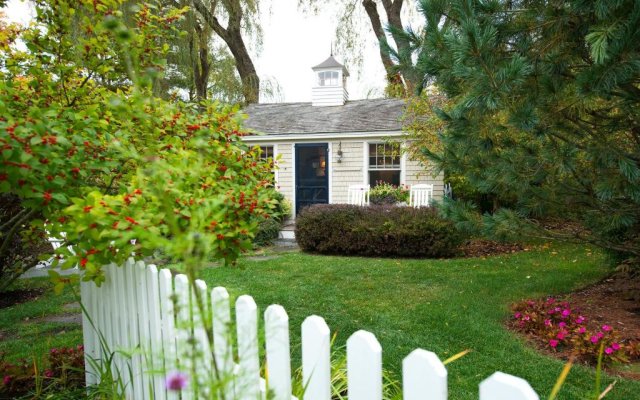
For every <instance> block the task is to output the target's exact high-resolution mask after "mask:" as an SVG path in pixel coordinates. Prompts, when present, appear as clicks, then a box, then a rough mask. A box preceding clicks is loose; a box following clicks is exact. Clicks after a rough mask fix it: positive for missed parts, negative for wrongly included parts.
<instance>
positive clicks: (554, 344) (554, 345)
mask: <svg viewBox="0 0 640 400" xmlns="http://www.w3.org/2000/svg"><path fill="white" fill-rule="evenodd" d="M558 343H559V342H558V341H557V340H555V339H551V340H549V346H551V347H553V348H554V349H555V348H556V347H558Z"/></svg>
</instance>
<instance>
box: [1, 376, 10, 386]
mask: <svg viewBox="0 0 640 400" xmlns="http://www.w3.org/2000/svg"><path fill="white" fill-rule="evenodd" d="M10 383H11V377H10V376H9V375H5V377H4V378H2V384H3V385H5V386H7V385H8V384H10Z"/></svg>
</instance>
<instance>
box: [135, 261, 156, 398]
mask: <svg viewBox="0 0 640 400" xmlns="http://www.w3.org/2000/svg"><path fill="white" fill-rule="evenodd" d="M133 273H134V274H135V276H136V297H137V301H138V313H137V314H138V315H137V316H136V318H138V329H139V331H138V333H139V336H138V343H135V342H134V345H135V344H137V345H138V346H139V347H140V352H139V353H138V354H137V355H135V356H134V357H135V358H136V359H137V364H138V368H139V370H138V371H139V373H140V378H139V379H137V382H138V383H139V384H141V385H142V393H143V396H144V397H145V398H151V397H152V396H151V393H152V390H153V389H152V387H153V386H152V385H153V383H152V381H151V377H150V376H149V374H148V373H147V369H146V368H145V366H146V362H145V356H147V357H150V356H151V354H150V351H151V345H150V343H149V339H150V336H151V335H150V331H149V303H148V297H147V288H148V285H147V279H146V265H145V263H144V262H142V261H138V262H137V263H135V269H134V271H133Z"/></svg>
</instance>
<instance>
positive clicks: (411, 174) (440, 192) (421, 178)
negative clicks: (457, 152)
mask: <svg viewBox="0 0 640 400" xmlns="http://www.w3.org/2000/svg"><path fill="white" fill-rule="evenodd" d="M404 165H405V169H404V183H405V185H409V186H411V185H417V184H421V183H430V184H432V185H433V197H434V199H437V200H441V199H442V197H443V196H444V173H442V172H440V173H439V174H438V175H437V176H435V177H434V176H432V175H431V168H429V167H426V168H425V167H424V166H422V165H421V164H420V163H419V162H418V161H415V160H410V159H409V158H408V157H407V159H406V160H405V164H404Z"/></svg>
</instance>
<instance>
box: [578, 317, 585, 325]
mask: <svg viewBox="0 0 640 400" xmlns="http://www.w3.org/2000/svg"><path fill="white" fill-rule="evenodd" d="M584 321H585V318H584V317H583V316H582V315H580V316H579V317H578V318H576V324H581V323H583V322H584Z"/></svg>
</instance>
